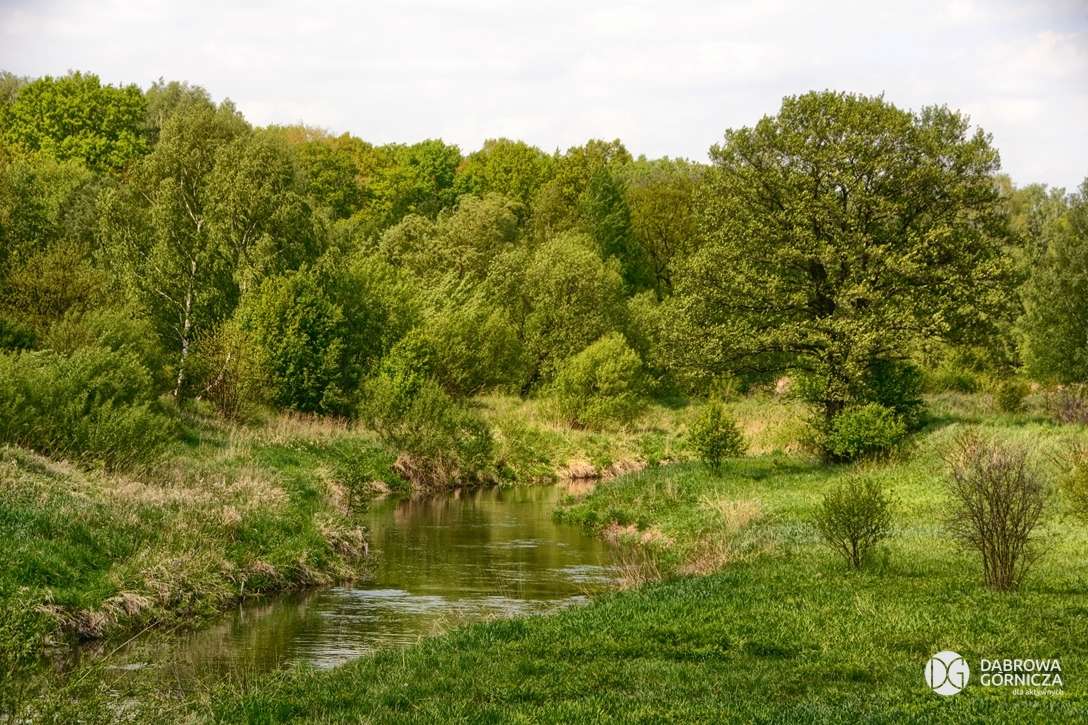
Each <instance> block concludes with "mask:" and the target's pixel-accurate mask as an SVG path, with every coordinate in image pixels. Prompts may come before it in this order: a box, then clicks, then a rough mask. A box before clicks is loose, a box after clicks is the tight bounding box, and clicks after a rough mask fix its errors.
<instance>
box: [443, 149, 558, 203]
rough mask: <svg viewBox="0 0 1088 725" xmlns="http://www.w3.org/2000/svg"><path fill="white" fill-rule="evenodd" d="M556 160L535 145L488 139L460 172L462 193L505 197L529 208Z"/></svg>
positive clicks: (466, 159)
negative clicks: (489, 193) (493, 194)
mask: <svg viewBox="0 0 1088 725" xmlns="http://www.w3.org/2000/svg"><path fill="white" fill-rule="evenodd" d="M552 165H553V160H552V157H551V156H549V155H548V154H546V153H544V152H543V151H541V150H540V149H538V148H536V147H535V146H530V145H529V144H527V143H525V142H523V141H511V140H510V139H506V138H500V139H488V140H487V141H484V145H483V148H481V149H480V150H479V151H474V152H473V153H471V154H469V155H468V156H467V157H466V158H465V160H464V162H463V163H462V164H461V167H460V168H459V169H458V170H457V181H456V184H455V185H456V188H457V192H458V194H475V195H477V196H483V195H484V194H486V193H488V192H496V193H499V194H503V195H505V196H507V197H509V198H511V199H514V200H515V201H518V202H521V204H523V205H524V206H525V208H528V207H529V205H530V204H531V203H532V201H533V197H534V195H535V194H536V192H537V190H539V189H540V187H541V186H543V185H544V184H545V183H546V182H547V181H548V179H550V178H551V175H552Z"/></svg>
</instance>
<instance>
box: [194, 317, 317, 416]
mask: <svg viewBox="0 0 1088 725" xmlns="http://www.w3.org/2000/svg"><path fill="white" fill-rule="evenodd" d="M255 337H256V336H255V335H253V334H248V333H247V332H246V331H245V330H243V329H242V328H241V325H240V324H239V321H238V320H237V319H230V320H227V321H226V322H224V323H223V324H221V325H220V326H219V327H217V328H216V329H215V332H213V333H211V334H210V335H205V336H204V337H202V338H201V339H200V340H198V341H197V343H196V346H195V348H194V350H193V356H192V358H193V359H192V363H191V375H192V386H193V389H194V390H195V391H196V394H197V396H198V397H199V398H201V399H202V400H207V401H209V402H210V403H211V404H212V405H214V406H215V409H216V410H217V411H218V412H219V413H220V414H221V415H223V416H226V417H227V418H231V419H233V420H242V421H246V420H253V419H255V418H257V417H258V413H259V411H260V407H261V405H262V404H265V403H269V402H272V401H271V400H270V396H269V390H270V389H271V388H272V386H273V385H275V381H274V380H273V379H271V377H270V374H269V372H268V367H270V365H269V364H268V359H267V358H266V356H265V351H264V350H263V349H262V348H261V346H260V344H259V342H258V341H257V340H256V339H255ZM281 342H283V341H281ZM296 342H297V341H296ZM285 346H286V345H285Z"/></svg>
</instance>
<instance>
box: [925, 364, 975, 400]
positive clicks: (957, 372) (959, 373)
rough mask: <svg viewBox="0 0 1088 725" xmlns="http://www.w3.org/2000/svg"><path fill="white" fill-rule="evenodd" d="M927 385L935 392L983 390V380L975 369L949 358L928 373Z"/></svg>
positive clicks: (972, 391) (973, 391)
mask: <svg viewBox="0 0 1088 725" xmlns="http://www.w3.org/2000/svg"><path fill="white" fill-rule="evenodd" d="M926 387H927V388H928V389H929V390H931V391H932V392H935V393H943V392H954V393H977V392H978V391H980V390H982V380H981V378H980V377H979V375H978V373H976V372H975V371H974V370H971V369H970V368H969V367H967V366H966V365H963V364H961V363H959V362H957V361H956V360H953V359H952V358H947V359H945V360H944V361H943V362H941V364H940V365H938V366H937V368H936V369H934V370H930V371H929V372H928V373H927V374H926Z"/></svg>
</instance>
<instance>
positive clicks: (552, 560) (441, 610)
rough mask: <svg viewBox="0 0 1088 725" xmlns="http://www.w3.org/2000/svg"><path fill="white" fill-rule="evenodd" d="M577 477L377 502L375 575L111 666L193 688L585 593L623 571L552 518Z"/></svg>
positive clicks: (116, 659) (533, 609) (257, 607)
mask: <svg viewBox="0 0 1088 725" xmlns="http://www.w3.org/2000/svg"><path fill="white" fill-rule="evenodd" d="M568 485H575V484H556V485H553V486H532V487H514V488H505V489H500V488H484V489H471V490H469V489H464V490H455V491H452V492H450V493H448V494H442V495H438V496H432V497H428V498H422V499H410V500H394V499H386V500H379V501H376V502H374V503H373V504H372V505H371V506H370V508H369V510H368V512H367V513H366V514H365V515H364V518H365V523H366V526H367V527H368V529H369V540H370V552H371V555H372V556H373V558H374V560H373V576H372V577H370V578H368V579H367V580H366V581H364V582H361V583H358V584H354V585H350V586H339V587H332V588H328V589H321V590H317V591H312V592H307V593H304V594H297V595H287V596H280V597H276V598H272V599H269V600H264V601H259V602H257V603H248V604H245V605H243V606H240V607H239V608H238V609H237V610H236V611H234V612H233V613H231V614H229V615H227V616H225V617H224V618H223V619H222V620H221V621H219V622H217V623H215V624H213V625H212V626H209V627H206V628H203V629H200V630H198V631H194V632H190V633H186V634H180V635H172V636H169V637H166V636H163V635H161V634H155V635H151V636H147V637H143V638H139V639H137V640H136V641H134V642H133V643H131V644H130V645H128V646H127V647H125V648H122V649H121V650H120V651H118V652H115V653H113V654H111V655H110V656H109V657H108V661H107V662H105V663H104V664H106V665H107V666H108V667H109V668H110V669H112V670H113V671H115V672H117V673H118V674H120V673H123V672H127V671H134V670H142V671H144V673H145V674H148V673H147V672H146V671H147V670H148V668H154V670H157V671H158V672H160V673H161V675H162V677H163V678H165V681H167V682H170V683H173V684H177V685H180V686H182V687H185V686H186V684H187V683H188V684H191V683H193V682H194V681H202V682H208V681H211V680H216V679H222V678H224V677H243V676H248V675H250V674H252V673H255V672H266V671H269V670H272V669H275V668H278V667H283V666H287V665H292V664H297V663H307V664H310V665H313V666H315V667H321V668H327V667H335V666H336V665H339V664H341V663H343V662H346V661H347V660H350V659H352V658H354V657H359V656H362V655H365V654H367V653H368V652H371V651H373V650H374V649H375V648H377V647H385V646H403V645H406V644H410V643H412V642H415V641H417V640H419V639H420V638H421V637H425V636H428V635H432V634H437V633H439V632H441V631H443V630H446V629H448V628H450V627H452V626H456V625H458V624H464V623H468V622H474V621H479V620H485V619H488V618H493V617H509V616H519V615H527V614H537V613H543V612H548V611H553V610H555V609H558V608H561V607H566V606H571V605H575V604H578V603H581V602H584V601H585V600H586V598H587V596H588V595H590V594H592V593H593V592H595V591H600V590H602V589H605V588H609V587H610V586H612V584H613V582H614V581H615V576H616V573H615V570H614V568H613V567H612V566H611V565H610V564H609V563H608V562H609V552H608V550H607V547H606V546H605V544H603V543H602V542H601V541H600V540H598V539H597V538H595V537H593V536H591V535H589V534H587V533H586V532H584V531H582V530H581V529H580V528H577V527H573V526H569V525H564V524H559V523H556V522H555V521H554V520H553V518H552V512H553V511H554V509H555V505H556V503H557V502H558V500H559V498H560V497H561V496H562V495H564V494H566V493H568V491H569V489H568Z"/></svg>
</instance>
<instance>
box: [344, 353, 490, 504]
mask: <svg viewBox="0 0 1088 725" xmlns="http://www.w3.org/2000/svg"><path fill="white" fill-rule="evenodd" d="M362 392H363V402H362V404H361V407H360V413H361V415H362V417H363V419H364V420H365V421H366V422H367V424H368V425H370V427H371V428H373V429H374V430H375V431H377V433H378V435H379V436H381V438H382V440H383V441H384V442H385V443H386V444H387V445H389V446H391V447H393V448H395V449H396V450H397V452H398V453H399V454H400V455H399V457H398V459H397V463H396V465H395V466H394V468H395V470H396V472H397V473H398V474H399V475H400V476H401V477H402V478H404V479H405V480H407V481H409V482H410V483H411V484H412V485H413V486H415V487H416V488H417V489H424V490H426V489H435V488H443V487H447V486H450V485H456V484H459V483H475V482H478V481H481V480H483V479H485V478H487V477H488V475H489V471H490V470H491V468H492V465H491V458H492V455H491V454H492V449H493V443H494V442H493V439H492V436H491V430H490V428H488V426H487V424H486V423H485V422H484V420H483V419H482V418H481V417H480V416H479V415H478V414H477V413H476V412H475V411H473V410H472V409H471V408H469V407H468V406H467V405H465V404H464V403H461V402H459V401H457V400H455V399H453V398H451V397H450V396H449V395H448V394H447V393H446V392H445V391H444V390H443V389H442V388H441V386H440V385H438V383H436V382H435V381H434V380H433V379H432V378H430V377H428V376H427V375H426V374H425V373H421V372H420V371H419V369H418V368H417V367H416V360H415V359H414V358H413V357H412V356H411V355H410V354H407V353H406V352H405V351H404V347H403V346H402V347H400V348H394V350H393V351H391V353H390V355H389V356H387V358H386V359H385V360H383V361H382V365H381V369H380V370H379V372H378V374H376V375H374V376H373V377H371V378H370V379H369V380H367V381H366V383H365V384H364V385H363V390H362Z"/></svg>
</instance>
